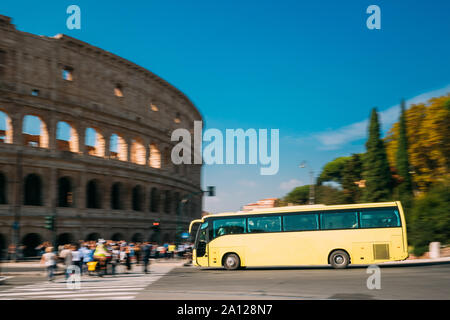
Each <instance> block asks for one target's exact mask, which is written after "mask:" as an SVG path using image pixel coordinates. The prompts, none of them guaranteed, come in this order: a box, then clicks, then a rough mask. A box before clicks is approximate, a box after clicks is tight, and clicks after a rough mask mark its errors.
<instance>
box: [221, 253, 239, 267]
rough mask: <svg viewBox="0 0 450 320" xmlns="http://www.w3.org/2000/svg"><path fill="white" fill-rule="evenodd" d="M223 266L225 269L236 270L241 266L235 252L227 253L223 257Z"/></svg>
mask: <svg viewBox="0 0 450 320" xmlns="http://www.w3.org/2000/svg"><path fill="white" fill-rule="evenodd" d="M223 266H224V267H225V269H227V270H236V269H238V268H239V267H240V266H241V259H239V256H238V255H237V254H235V253H228V254H227V255H225V257H224V258H223Z"/></svg>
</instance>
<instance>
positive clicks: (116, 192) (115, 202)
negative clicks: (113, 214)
mask: <svg viewBox="0 0 450 320" xmlns="http://www.w3.org/2000/svg"><path fill="white" fill-rule="evenodd" d="M122 189H123V187H122V184H121V183H120V182H116V183H114V184H113V185H112V187H111V209H113V210H122V209H123V205H122V192H123V191H122Z"/></svg>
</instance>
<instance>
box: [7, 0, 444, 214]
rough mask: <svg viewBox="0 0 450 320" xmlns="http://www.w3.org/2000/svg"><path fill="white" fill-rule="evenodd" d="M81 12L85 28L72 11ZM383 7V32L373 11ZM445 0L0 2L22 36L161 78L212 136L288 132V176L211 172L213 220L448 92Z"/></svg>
mask: <svg viewBox="0 0 450 320" xmlns="http://www.w3.org/2000/svg"><path fill="white" fill-rule="evenodd" d="M71 4H77V5H79V6H80V8H81V19H82V22H81V30H68V29H67V28H66V18H67V14H66V8H67V7H68V6H69V5H71ZM371 4H376V5H378V6H379V7H380V8H381V30H369V29H367V27H366V19H367V17H368V14H366V8H367V7H368V6H369V5H371ZM448 12H450V2H449V1H436V0H435V1H411V0H409V1H401V0H397V1H380V0H371V1H364V0H354V1H331V0H329V1H328V0H327V1H324V0H321V1H298V0H294V1H286V0H279V1H275V0H273V1H265V0H258V1H253V0H251V1H250V0H241V1H237V0H229V1H222V0H216V1H203V0H195V1H185V0H183V1H181V0H172V1H145V2H144V1H135V2H123V1H45V2H44V1H42V2H40V3H39V5H37V4H36V2H34V1H15V2H10V3H6V2H2V3H1V4H0V14H3V15H7V16H10V17H12V18H13V23H14V24H16V26H17V28H18V29H20V30H23V31H26V32H31V33H35V34H42V35H47V36H53V35H55V34H57V33H64V34H68V35H70V36H73V37H76V38H79V39H81V40H83V41H86V42H88V43H91V44H93V45H96V46H98V47H100V48H103V49H105V50H108V51H110V52H113V53H115V54H117V55H119V56H122V57H124V58H126V59H128V60H131V61H133V62H135V63H137V64H139V65H141V66H143V67H145V68H147V69H149V70H151V71H152V72H154V73H156V74H158V75H159V76H161V77H163V78H164V79H166V80H168V81H169V82H170V83H172V84H173V85H175V86H176V87H178V88H179V89H180V90H182V91H183V92H184V93H186V95H187V96H188V97H189V98H190V99H191V100H192V101H193V102H194V104H195V105H196V106H197V107H198V108H199V110H200V112H201V113H202V115H203V116H204V119H205V122H206V128H218V129H221V130H224V129H226V128H243V129H248V128H255V129H258V128H266V129H279V130H280V170H279V172H278V174H276V175H273V176H261V175H260V174H259V167H258V166H255V165H211V166H204V169H203V178H202V180H203V182H202V183H203V185H204V186H207V185H215V186H216V187H217V196H216V197H214V198H206V199H205V209H206V210H209V211H213V212H217V211H228V210H238V209H239V207H240V206H241V205H244V204H246V203H248V202H254V201H256V200H258V199H261V198H265V197H278V196H282V195H284V194H285V193H286V192H288V191H289V190H290V188H291V187H293V186H295V185H300V184H308V181H309V178H308V172H307V170H305V169H300V168H298V164H299V163H300V162H301V161H302V160H306V161H307V162H308V164H309V165H310V166H311V167H312V168H313V169H314V171H315V172H316V173H318V172H319V171H320V169H321V167H322V166H323V165H324V164H325V163H327V162H328V161H330V160H332V159H334V158H335V157H338V156H343V155H349V154H351V153H354V152H362V151H363V150H364V142H365V121H366V119H367V118H368V116H369V113H370V109H371V108H372V107H374V106H376V107H378V110H379V111H381V112H382V120H383V129H384V130H387V129H389V127H390V125H391V124H392V123H393V122H395V121H396V120H397V116H398V112H397V110H398V109H397V107H396V105H397V104H398V103H399V101H400V99H401V98H405V99H406V100H407V102H408V103H411V102H419V101H423V100H426V99H427V98H429V97H432V96H437V95H442V94H445V93H447V92H450V59H449V55H448V53H449V52H450V42H449V41H448V39H449V36H450V19H448Z"/></svg>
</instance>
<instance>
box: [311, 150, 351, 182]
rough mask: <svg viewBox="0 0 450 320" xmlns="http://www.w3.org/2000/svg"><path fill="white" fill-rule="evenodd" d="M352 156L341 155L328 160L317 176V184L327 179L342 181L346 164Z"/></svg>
mask: <svg viewBox="0 0 450 320" xmlns="http://www.w3.org/2000/svg"><path fill="white" fill-rule="evenodd" d="M350 158H351V157H339V158H336V159H334V160H333V161H330V162H328V163H327V164H326V165H325V166H324V167H323V169H322V172H321V173H320V175H319V177H318V178H317V184H318V185H320V184H322V183H323V182H325V181H334V182H338V183H341V182H342V172H343V169H344V167H345V164H346V163H347V162H348V161H349V160H350Z"/></svg>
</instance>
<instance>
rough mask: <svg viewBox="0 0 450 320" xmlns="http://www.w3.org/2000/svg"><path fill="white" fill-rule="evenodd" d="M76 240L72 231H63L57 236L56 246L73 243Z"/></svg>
mask: <svg viewBox="0 0 450 320" xmlns="http://www.w3.org/2000/svg"><path fill="white" fill-rule="evenodd" d="M73 242H74V237H73V235H72V234H70V233H67V232H66V233H61V234H59V235H58V237H57V238H56V246H57V247H58V246H61V245H65V244H72V243H73Z"/></svg>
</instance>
